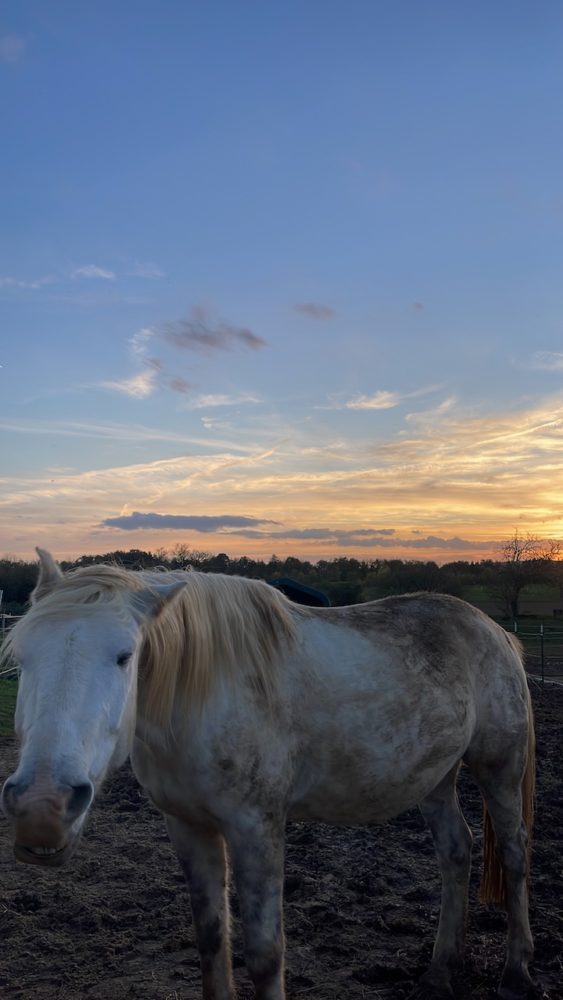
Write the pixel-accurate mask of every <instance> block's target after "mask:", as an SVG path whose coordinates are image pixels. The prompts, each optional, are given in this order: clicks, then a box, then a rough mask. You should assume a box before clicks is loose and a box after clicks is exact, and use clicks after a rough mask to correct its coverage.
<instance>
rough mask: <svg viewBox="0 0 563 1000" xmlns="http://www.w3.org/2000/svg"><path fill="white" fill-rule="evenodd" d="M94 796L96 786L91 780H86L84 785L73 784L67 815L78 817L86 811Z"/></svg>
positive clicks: (72, 817)
mask: <svg viewBox="0 0 563 1000" xmlns="http://www.w3.org/2000/svg"><path fill="white" fill-rule="evenodd" d="M93 798H94V786H93V784H92V782H91V781H85V782H84V784H82V785H71V794H70V798H69V800H68V805H67V816H68V817H69V818H71V819H77V818H78V817H79V816H82V813H84V812H86V810H87V808H88V806H89V805H90V803H91V802H92V799H93Z"/></svg>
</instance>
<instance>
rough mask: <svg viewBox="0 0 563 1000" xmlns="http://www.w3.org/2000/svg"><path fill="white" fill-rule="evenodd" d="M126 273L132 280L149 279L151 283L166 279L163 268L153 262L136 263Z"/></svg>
mask: <svg viewBox="0 0 563 1000" xmlns="http://www.w3.org/2000/svg"><path fill="white" fill-rule="evenodd" d="M125 273H126V275H127V276H128V277H130V278H148V279H149V280H151V281H156V280H158V279H160V278H164V277H165V274H164V271H163V270H162V268H160V267H159V266H158V264H154V263H153V262H152V261H146V262H142V261H134V263H133V264H131V265H130V266H129V269H128V271H126V272H125Z"/></svg>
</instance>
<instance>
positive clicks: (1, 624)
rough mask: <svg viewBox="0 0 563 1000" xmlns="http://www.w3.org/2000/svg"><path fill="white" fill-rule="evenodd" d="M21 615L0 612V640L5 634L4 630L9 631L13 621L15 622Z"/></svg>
mask: <svg viewBox="0 0 563 1000" xmlns="http://www.w3.org/2000/svg"><path fill="white" fill-rule="evenodd" d="M21 617H22V616H21V615H5V614H0V642H1V641H2V639H3V638H4V636H5V635H6V632H9V631H10V629H11V627H12V625H13V624H14V622H17V621H18V619H19V618H21Z"/></svg>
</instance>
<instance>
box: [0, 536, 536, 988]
mask: <svg viewBox="0 0 563 1000" xmlns="http://www.w3.org/2000/svg"><path fill="white" fill-rule="evenodd" d="M38 552H39V556H40V574H39V582H38V584H37V587H36V589H35V592H34V595H33V602H32V607H31V609H30V610H29V612H28V613H27V615H26V616H25V617H24V618H23V619H22V620H21V621H20V622H19V623H18V624H17V625H16V627H15V628H14V629H13V631H12V633H11V635H10V638H9V641H8V650H7V652H8V653H9V654H11V655H13V656H14V657H15V658H16V659H17V661H18V663H19V665H20V670H21V676H20V685H19V694H18V701H17V709H16V728H17V731H18V734H19V737H20V740H21V753H20V759H19V764H18V767H17V770H16V771H15V772H14V774H12V775H11V777H10V778H8V780H7V781H6V784H5V786H4V790H3V807H4V810H5V813H6V815H7V817H8V818H9V820H10V822H11V823H12V826H13V833H14V844H15V852H16V856H17V857H18V858H19V859H20V860H21V861H25V862H29V863H32V864H38V865H43V866H51V867H56V866H58V865H62V864H65V863H66V862H67V861H68V859H69V858H70V857H71V856H72V854H73V852H74V851H75V849H76V847H77V844H78V842H79V839H80V836H81V834H82V830H83V825H84V820H85V818H86V815H87V813H88V810H89V808H90V806H91V804H92V801H93V799H94V796H95V793H96V791H97V790H98V788H99V786H100V784H101V782H102V780H103V778H104V776H105V775H106V773H107V772H108V771H109V770H111V768H112V767H115V766H116V765H118V764H120V763H121V762H123V761H124V760H125V759H126V758H127V756H128V755H129V754H130V755H131V759H132V763H133V768H134V770H135V773H136V775H137V777H138V778H139V781H140V782H141V784H142V785H143V786H144V787H145V789H146V790H147V792H148V794H149V796H150V797H151V799H152V801H153V802H154V803H155V804H156V805H157V806H158V808H159V809H160V810H161V811H162V813H163V814H164V817H165V821H166V826H167V829H168V833H169V835H170V838H171V841H172V843H173V845H174V847H175V849H176V851H177V854H178V857H179V859H180V863H181V865H182V868H183V870H184V872H185V875H186V879H187V882H188V886H189V891H190V898H191V906H192V912H193V920H194V925H195V932H196V935H197V942H198V947H199V952H200V959H201V970H202V981H203V994H202V995H203V997H204V1000H232V998H233V997H234V995H235V994H234V988H233V980H232V972H231V959H230V950H229V913H228V901H227V893H226V884H227V862H226V858H227V855H228V857H229V859H230V865H231V869H232V873H233V877H234V881H235V883H236V888H237V891H238V895H239V901H240V909H241V916H242V923H243V930H244V936H245V954H246V964H247V968H248V972H249V974H250V976H251V978H252V980H253V982H254V985H255V990H256V995H257V997H258V998H259V1000H283V998H284V996H285V994H284V983H283V979H284V977H283V956H284V938H283V919H282V887H283V856H284V830H285V824H286V820H287V819H296V820H307V821H315V820H319V821H322V822H326V823H337V824H361V823H374V822H375V823H377V822H383V821H385V820H387V819H389V818H390V817H393V816H396V815H397V814H398V813H401V812H403V811H404V810H406V809H409V808H411V807H412V806H414V805H418V806H419V807H420V809H421V811H422V814H423V816H424V817H425V819H426V820H427V822H428V824H429V827H430V830H431V832H432V836H433V839H434V844H435V848H436V854H437V858H438V863H439V866H440V869H441V874H442V902H441V911H440V920H439V925H438V931H437V936H436V942H435V946H434V953H433V957H432V961H431V964H430V967H429V969H428V970H427V972H426V973H425V975H424V977H423V983H424V989H425V990H426V994H427V995H429V996H433V997H448V996H449V997H451V996H453V991H452V976H453V975H454V974H455V971H456V969H457V968H458V967H459V965H460V963H461V961H462V955H463V942H464V922H465V908H466V898H467V883H468V878H469V865H470V848H471V835H470V833H469V830H468V827H467V825H466V823H465V820H464V819H463V816H462V815H461V812H460V809H459V804H458V800H457V796H456V788H455V786H456V776H457V772H458V768H459V766H460V764H461V762H462V761H465V763H466V764H467V766H468V767H469V768H470V770H471V772H472V773H473V775H474V777H475V779H476V781H477V782H478V784H479V787H480V789H481V792H482V794H483V798H484V801H485V804H486V812H485V817H486V822H485V836H484V840H485V866H484V876H483V885H482V893H483V898H484V899H485V900H487V901H492V900H496V901H499V902H503V901H505V902H506V908H507V912H508V941H507V954H506V964H505V968H504V971H503V974H502V979H501V983H500V986H499V994H500V996H501V997H503V998H504V1000H515V998H523V997H525V996H527V995H528V991H529V989H530V987H531V981H530V977H529V974H528V962H529V960H530V959H531V957H532V938H531V934H530V927H529V923H528V900H527V874H528V839H529V831H530V828H531V822H532V799H533V769H534V737H533V723H532V713H531V708H530V699H529V693H528V687H527V683H526V677H525V674H524V670H523V667H522V661H521V654H520V650H519V647H518V645H517V644H516V643H515V641H514V640H513V639H512V638H511V637H509V636H507V634H506V633H505V632H504V631H503V630H502V629H501V628H499V627H498V626H497V625H496V624H495V623H494V622H492V621H491V620H490V619H489V618H487V617H486V616H485V615H483V614H482V613H481V612H479V611H477V610H476V609H475V608H473V607H471V606H470V605H468V604H465V603H464V602H462V601H459V600H457V599H455V598H452V597H445V596H439V595H435V594H414V595H410V596H405V597H393V598H386V599H384V600H381V601H375V602H372V603H369V604H364V605H357V606H353V607H347V608H312V607H307V608H306V607H299V606H297V605H295V604H292V603H291V602H290V601H288V600H287V599H286V598H285V597H284V596H283V594H280V593H279V592H277V591H276V590H275V589H274V588H272V587H269V586H268V585H267V584H264V583H262V582H260V581H257V580H247V579H241V578H237V577H226V576H221V575H214V574H202V573H192V572H190V573H178V572H172V573H167V572H139V573H133V572H130V571H126V570H124V569H122V568H119V567H116V566H103V565H102V566H90V567H84V568H81V569H79V570H75V571H73V572H71V573H68V574H64V575H63V574H62V573H61V571H60V569H59V567H58V565H57V564H56V563H55V561H54V560H53V558H52V557H51V556H50V555H49V554H48V553H46V552H44V551H42V550H38ZM493 830H494V834H493ZM495 843H496V848H495Z"/></svg>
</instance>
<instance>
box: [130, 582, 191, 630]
mask: <svg viewBox="0 0 563 1000" xmlns="http://www.w3.org/2000/svg"><path fill="white" fill-rule="evenodd" d="M185 586H186V581H185V580H180V581H179V582H178V581H175V582H174V583H154V584H152V585H151V586H150V587H146V588H145V589H144V590H134V591H133V592H132V594H131V606H132V609H133V613H134V614H135V616H136V617H138V618H139V619H140V620H141V621H146V620H148V619H150V618H156V617H157V616H158V615H159V614H160V613H161V611H162V610H163V609H164V608H165V607H166V605H167V604H169V603H170V601H173V600H174V598H175V597H176V595H177V594H179V593H180V591H182V590H183V589H184V587H185Z"/></svg>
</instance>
